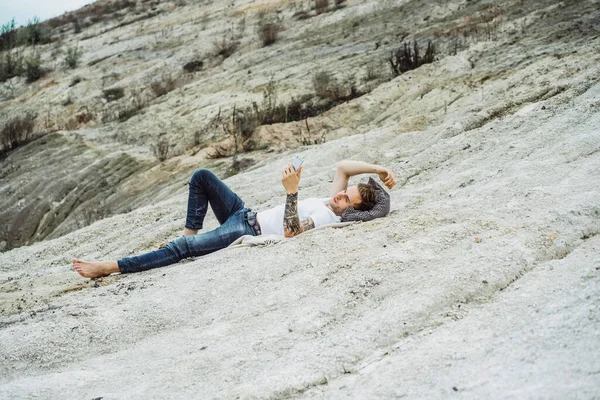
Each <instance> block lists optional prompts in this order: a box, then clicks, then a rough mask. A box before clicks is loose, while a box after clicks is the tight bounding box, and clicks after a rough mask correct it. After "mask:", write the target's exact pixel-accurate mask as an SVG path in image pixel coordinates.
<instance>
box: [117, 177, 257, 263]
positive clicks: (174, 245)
mask: <svg viewBox="0 0 600 400" xmlns="http://www.w3.org/2000/svg"><path fill="white" fill-rule="evenodd" d="M189 186H190V192H189V197H188V208H187V217H186V220H185V227H186V228H189V229H202V224H203V222H204V217H206V212H207V211H208V204H210V207H211V208H212V210H213V212H214V213H215V216H216V217H217V220H218V221H219V223H220V224H221V226H219V227H218V228H217V229H214V230H212V231H210V232H205V233H199V234H196V235H193V236H182V237H180V238H178V239H175V240H173V241H172V242H170V243H169V244H167V245H166V246H165V247H163V248H161V249H159V250H154V251H151V252H149V253H145V254H142V255H139V256H135V257H127V258H122V259H120V260H118V261H117V263H118V264H119V270H120V271H121V273H129V272H139V271H145V270H148V269H151V268H158V267H164V266H165V265H169V264H174V263H176V262H178V261H180V260H182V259H184V258H188V257H197V256H203V255H205V254H209V253H212V252H214V251H217V250H221V249H223V248H225V247H227V246H229V245H230V244H231V243H233V242H234V241H235V240H236V239H238V238H239V237H241V236H243V235H254V234H255V233H254V229H253V228H252V227H251V226H250V225H249V223H248V221H247V218H246V214H247V212H248V211H250V209H249V208H244V202H243V201H242V199H240V198H239V196H238V195H237V194H235V193H234V192H233V191H232V190H231V189H229V188H228V187H227V185H226V184H225V183H223V181H221V180H220V179H219V178H218V177H217V176H216V175H215V174H213V173H212V172H211V171H209V170H207V169H199V170H196V172H194V174H193V175H192V178H191V179H190V182H189Z"/></svg>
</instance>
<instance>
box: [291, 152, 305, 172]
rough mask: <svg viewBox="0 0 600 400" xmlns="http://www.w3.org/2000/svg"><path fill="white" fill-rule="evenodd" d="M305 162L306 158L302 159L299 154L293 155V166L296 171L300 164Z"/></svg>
mask: <svg viewBox="0 0 600 400" xmlns="http://www.w3.org/2000/svg"><path fill="white" fill-rule="evenodd" d="M303 162H304V160H302V159H301V158H300V157H298V156H294V157H292V166H293V167H294V169H295V170H296V171H298V168H300V166H301V165H302V163H303Z"/></svg>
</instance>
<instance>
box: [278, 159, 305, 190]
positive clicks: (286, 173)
mask: <svg viewBox="0 0 600 400" xmlns="http://www.w3.org/2000/svg"><path fill="white" fill-rule="evenodd" d="M301 174H302V166H301V165H300V166H298V169H297V170H296V169H295V168H294V165H292V164H291V163H290V164H288V166H287V167H286V168H285V169H284V170H283V172H282V173H281V183H282V184H283V187H284V188H285V190H286V191H287V193H288V194H294V193H298V184H299V183H300V175H301Z"/></svg>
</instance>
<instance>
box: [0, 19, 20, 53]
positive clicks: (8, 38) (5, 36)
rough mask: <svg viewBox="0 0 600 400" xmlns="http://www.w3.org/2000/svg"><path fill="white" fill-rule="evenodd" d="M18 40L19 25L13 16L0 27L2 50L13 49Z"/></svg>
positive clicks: (0, 47)
mask: <svg viewBox="0 0 600 400" xmlns="http://www.w3.org/2000/svg"><path fill="white" fill-rule="evenodd" d="M16 41H17V26H16V23H15V19H14V18H13V19H12V20H10V21H9V22H7V23H6V24H3V25H2V27H1V28H0V51H5V50H10V49H12V48H13V47H14V46H15V44H16Z"/></svg>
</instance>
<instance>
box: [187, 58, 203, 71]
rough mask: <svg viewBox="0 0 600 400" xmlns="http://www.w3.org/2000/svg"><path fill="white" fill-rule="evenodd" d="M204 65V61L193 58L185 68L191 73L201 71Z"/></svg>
mask: <svg viewBox="0 0 600 400" xmlns="http://www.w3.org/2000/svg"><path fill="white" fill-rule="evenodd" d="M203 66H204V61H202V60H193V61H190V62H189V63H187V64H185V65H184V66H183V70H184V71H185V72H187V73H189V74H191V73H193V72H197V71H200V70H201V69H202V67H203Z"/></svg>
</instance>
